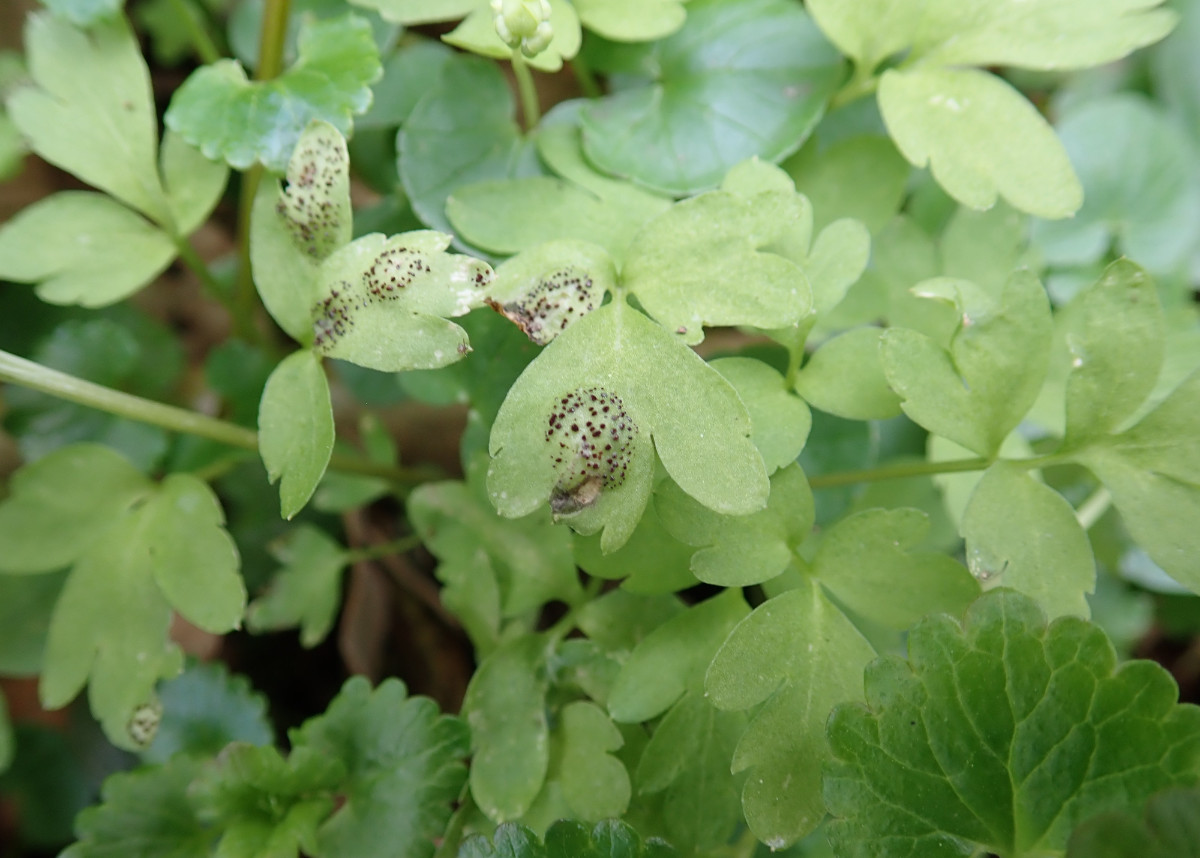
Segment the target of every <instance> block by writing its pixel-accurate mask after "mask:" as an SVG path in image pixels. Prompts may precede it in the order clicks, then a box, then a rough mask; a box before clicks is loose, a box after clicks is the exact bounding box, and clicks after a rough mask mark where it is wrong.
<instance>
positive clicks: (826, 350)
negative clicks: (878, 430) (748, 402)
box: [796, 327, 901, 420]
mask: <svg viewBox="0 0 1200 858" xmlns="http://www.w3.org/2000/svg"><path fill="white" fill-rule="evenodd" d="M882 340H883V331H881V330H880V329H878V328H872V327H861V328H852V329H851V330H849V331H846V332H845V333H844V334H840V335H838V336H836V337H834V338H833V339H830V340H827V341H826V342H824V343H822V344H821V345H820V346H819V347H818V348H817V350H816V351H815V352H813V354H812V356H811V357H810V358H809V359H808V362H807V363H806V364H805V365H804V366H803V368H801V370H800V372H799V373H798V374H797V375H796V391H797V392H798V393H799V394H800V395H801V396H802V397H804V399H805V400H806V401H807V402H809V404H811V405H813V406H815V407H816V408H820V409H821V410H822V411H826V412H828V413H830V414H836V415H837V416H838V417H845V418H847V419H849V420H886V419H887V418H889V417H895V416H896V415H898V414H900V413H901V407H900V397H899V396H897V395H896V393H895V392H894V391H893V390H892V388H891V387H889V386H888V382H887V377H886V376H885V375H884V371H883V364H882V362H881V359H880V344H881V343H882Z"/></svg>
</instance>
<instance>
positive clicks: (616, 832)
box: [458, 820, 674, 858]
mask: <svg viewBox="0 0 1200 858" xmlns="http://www.w3.org/2000/svg"><path fill="white" fill-rule="evenodd" d="M673 854H674V850H672V849H671V847H669V846H667V844H665V843H663V842H662V841H661V840H657V839H654V838H651V839H650V840H647V841H645V842H644V843H643V841H642V839H641V838H640V837H639V836H638V834H637V832H636V831H634V830H633V829H632V828H630V827H629V826H628V825H626V824H625V823H623V822H620V821H618V820H608V821H606V822H600V823H597V824H596V826H595V827H594V828H592V829H590V830H589V829H588V828H586V827H585V826H583V825H581V824H580V823H578V822H570V821H568V820H562V821H560V822H556V823H554V825H552V826H550V830H549V831H547V832H546V840H545V845H543V844H542V843H540V842H539V841H538V838H537V835H536V834H534V833H533V832H532V831H530V830H529V829H528V828H526V827H525V826H523V825H516V824H514V823H509V824H507V825H501V826H500V827H499V828H497V829H496V833H495V834H494V835H492V837H491V839H490V840H489V839H488V838H486V837H483V836H476V837H472V838H469V839H468V840H467V841H466V842H465V843H463V845H462V849H461V850H460V851H459V853H458V858H669V856H671V855H673Z"/></svg>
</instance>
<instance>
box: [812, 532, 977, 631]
mask: <svg viewBox="0 0 1200 858" xmlns="http://www.w3.org/2000/svg"><path fill="white" fill-rule="evenodd" d="M928 531H929V517H928V516H927V515H926V514H925V513H923V512H921V511H920V510H916V509H903V508H902V509H868V510H865V511H863V512H860V513H856V514H855V515H851V516H849V517H847V518H844V519H842V520H841V521H839V522H838V523H837V524H835V525H834V526H833V527H832V528H830V529H829V531H828V532H827V533H826V534H825V538H824V539H823V540H822V541H821V545H820V548H818V549H817V555H816V557H815V558H814V559H813V562H812V570H813V575H814V576H815V577H816V578H817V580H819V581H820V582H821V583H822V584H824V585H825V587H826V588H828V590H829V592H830V593H832V594H833V595H834V596H835V597H836V598H837V599H838V601H839V602H840V603H842V604H844V605H846V606H847V607H848V608H850V609H851V610H853V611H855V612H856V613H857V614H859V615H860V616H863V617H866V618H867V619H870V620H873V621H875V622H878V623H882V624H883V625H885V626H888V627H890V628H894V629H904V628H907V627H908V626H910V625H911V624H912V623H914V622H916V621H917V620H918V619H920V618H921V617H923V616H925V615H926V614H929V613H933V612H936V611H949V612H952V613H956V614H957V613H960V612H961V611H962V610H963V609H964V608H965V607H966V606H967V605H968V604H969V603H970V602H971V600H972V599H973V598H975V597H976V596H977V595H979V585H978V584H977V583H976V582H975V581H974V580H973V579H972V578H971V575H970V573H969V572H968V571H967V570H966V569H965V568H964V567H963V566H962V565H961V564H959V563H958V562H957V561H955V560H953V559H952V558H950V557H947V556H946V555H945V554H940V553H936V552H927V551H917V550H914V549H915V548H916V546H918V545H919V544H920V542H921V540H922V539H923V538H924V537H925V535H926V533H928ZM881 593H886V594H887V598H880V594H881Z"/></svg>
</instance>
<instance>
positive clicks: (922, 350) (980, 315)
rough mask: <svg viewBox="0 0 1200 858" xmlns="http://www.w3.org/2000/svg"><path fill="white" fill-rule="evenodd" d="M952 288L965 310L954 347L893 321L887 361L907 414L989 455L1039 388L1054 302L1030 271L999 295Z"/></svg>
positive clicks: (1017, 276)
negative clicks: (944, 347) (897, 324)
mask: <svg viewBox="0 0 1200 858" xmlns="http://www.w3.org/2000/svg"><path fill="white" fill-rule="evenodd" d="M969 285H970V284H967V286H969ZM951 289H952V290H953V293H954V298H953V300H954V301H955V304H956V305H957V307H958V310H959V312H960V314H961V317H960V325H959V329H958V331H957V332H956V333H955V334H954V337H953V340H952V342H951V344H950V349H949V351H947V350H945V349H943V348H941V347H940V346H938V345H937V343H936V342H934V341H933V340H932V339H930V338H929V337H928V336H925V335H924V334H920V333H917V332H915V331H910V330H905V329H897V328H893V329H891V330H889V331H888V332H887V333H885V334H884V335H883V339H882V345H881V349H882V356H883V368H884V372H885V373H886V374H887V377H888V382H889V383H890V384H891V386H892V388H893V389H894V390H896V392H897V393H899V394H900V396H901V398H902V399H903V400H904V401H903V403H902V406H901V407H903V409H904V412H905V413H906V414H907V415H908V416H909V417H911V418H912V419H913V420H914V421H916V422H917V423H920V424H921V425H922V426H924V427H925V428H926V429H928V430H929V431H931V432H934V433H936V434H938V435H944V436H945V437H947V438H949V439H951V440H952V441H956V442H958V443H959V444H961V445H963V446H964V447H967V448H968V449H970V450H973V451H975V452H976V453H978V454H980V455H982V456H990V455H992V454H993V453H995V452H996V450H998V449H999V447H1000V444H1001V442H1002V441H1003V440H1004V437H1005V436H1006V435H1008V433H1009V432H1010V431H1012V429H1013V428H1014V427H1015V426H1016V425H1017V423H1019V422H1020V420H1021V418H1022V417H1024V416H1025V413H1026V412H1027V411H1028V410H1029V408H1030V406H1032V405H1033V401H1034V399H1035V398H1036V397H1037V394H1038V391H1039V390H1040V389H1041V385H1042V380H1043V378H1044V377H1045V372H1046V361H1047V358H1048V355H1049V350H1050V327H1051V321H1050V306H1049V302H1048V300H1047V298H1046V293H1045V291H1043V289H1042V286H1041V284H1040V283H1039V282H1038V281H1037V278H1036V277H1034V276H1033V275H1032V274H1030V273H1029V272H1028V271H1018V272H1016V273H1014V274H1013V275H1012V276H1011V277H1010V278H1009V280H1008V283H1007V284H1005V286H1004V289H1003V291H1002V292H1001V293H1000V294H999V295H998V296H997V297H996V298H990V297H989V296H986V295H978V294H972V291H973V290H967V289H966V286H956V285H954V284H951Z"/></svg>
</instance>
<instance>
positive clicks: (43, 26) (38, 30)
mask: <svg viewBox="0 0 1200 858" xmlns="http://www.w3.org/2000/svg"><path fill="white" fill-rule="evenodd" d="M26 22H27V23H26V29H25V48H26V52H27V56H28V59H29V71H30V73H31V74H32V76H33V80H34V83H35V86H32V87H25V88H21V89H17V90H16V91H14V92H13V93H12V95H11V96H9V98H8V101H7V106H8V112H9V116H11V117H12V120H13V121H14V122H15V123H16V124H17V127H18V128H20V129H21V133H22V134H23V135H24V136H25V137H26V139H28V140H29V142H30V145H31V147H32V148H33V150H34V151H35V152H37V153H38V155H40V156H41V157H42V158H44V159H45V160H47V161H49V162H50V163H51V164H54V165H55V166H57V167H61V168H62V169H64V170H66V171H67V172H69V173H73V174H74V175H76V176H78V177H79V178H80V179H82V180H83V181H85V182H87V183H88V184H90V185H94V186H95V187H97V188H100V189H101V190H103V191H106V192H108V193H109V194H112V196H114V197H116V198H117V199H118V200H121V201H122V202H125V203H128V204H129V205H130V206H132V207H133V208H135V209H137V210H138V211H140V212H142V213H143V214H145V215H147V216H148V217H150V218H152V219H153V220H154V221H156V222H157V223H161V224H169V223H171V212H170V207H169V205H168V203H167V197H166V193H165V192H164V190H163V186H162V181H161V179H160V178H159V175H158V165H157V160H156V156H157V153H158V128H157V124H156V122H155V113H154V99H153V97H152V95H151V92H150V73H149V71H148V70H147V68H146V62H145V60H144V59H142V53H141V50H140V49H139V48H138V44H137V38H136V37H135V36H134V33H133V29H132V28H131V27H130V26H129V23H128V22H127V21H126V20H125V17H124V16H122V15H114V16H112V17H109V18H106V19H105V20H103V21H99V22H97V23H96V24H95V26H93V27H91V28H90V29H88V30H82V29H77V28H76V27H73V26H71V24H69V23H68V22H67V21H66V20H64V19H62V18H58V17H55V16H53V15H49V14H45V13H43V14H33V15H30V16H29V17H28V18H26ZM81 140H86V141H87V145H86V146H81V145H79V144H80V141H81ZM164 264H165V263H164ZM113 300H116V299H115V298H114V299H113Z"/></svg>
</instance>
